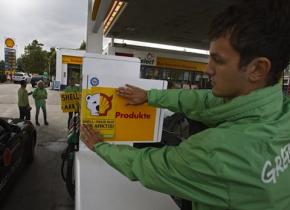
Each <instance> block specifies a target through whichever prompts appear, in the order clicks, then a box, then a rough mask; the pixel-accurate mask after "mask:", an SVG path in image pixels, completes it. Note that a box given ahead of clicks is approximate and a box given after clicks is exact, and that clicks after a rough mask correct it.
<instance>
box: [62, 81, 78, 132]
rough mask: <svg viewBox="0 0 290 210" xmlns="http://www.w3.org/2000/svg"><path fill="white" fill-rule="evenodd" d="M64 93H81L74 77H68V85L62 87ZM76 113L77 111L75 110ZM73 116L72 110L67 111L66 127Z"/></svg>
mask: <svg viewBox="0 0 290 210" xmlns="http://www.w3.org/2000/svg"><path fill="white" fill-rule="evenodd" d="M64 92H65V93H81V88H80V87H79V86H76V83H75V79H74V78H70V79H69V84H68V86H67V87H66V88H65V89H64ZM75 113H78V112H75ZM72 117H73V112H69V113H68V120H67V128H68V129H69V127H70V122H71V119H72Z"/></svg>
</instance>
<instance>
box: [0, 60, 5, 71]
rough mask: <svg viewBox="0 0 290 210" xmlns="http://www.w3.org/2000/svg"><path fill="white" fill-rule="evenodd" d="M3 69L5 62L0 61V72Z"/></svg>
mask: <svg viewBox="0 0 290 210" xmlns="http://www.w3.org/2000/svg"><path fill="white" fill-rule="evenodd" d="M4 69H5V62H4V61H3V60H1V61H0V70H4Z"/></svg>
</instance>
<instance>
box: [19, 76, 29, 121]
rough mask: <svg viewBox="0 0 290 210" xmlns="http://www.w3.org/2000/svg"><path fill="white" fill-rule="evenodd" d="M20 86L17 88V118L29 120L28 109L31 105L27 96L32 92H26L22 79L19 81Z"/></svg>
mask: <svg viewBox="0 0 290 210" xmlns="http://www.w3.org/2000/svg"><path fill="white" fill-rule="evenodd" d="M20 85H21V87H20V88H19V89H18V92H17V93H18V108H19V114H20V116H19V118H20V119H22V120H24V119H25V120H30V110H31V106H30V105H29V99H28V96H29V95H31V94H32V92H30V93H28V92H27V90H26V81H24V80H22V81H21V82H20Z"/></svg>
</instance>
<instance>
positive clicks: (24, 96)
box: [18, 87, 29, 106]
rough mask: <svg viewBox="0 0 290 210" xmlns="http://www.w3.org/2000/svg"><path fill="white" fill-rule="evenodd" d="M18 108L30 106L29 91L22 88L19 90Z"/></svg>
mask: <svg viewBox="0 0 290 210" xmlns="http://www.w3.org/2000/svg"><path fill="white" fill-rule="evenodd" d="M18 106H29V100H28V93H27V90H26V89H25V88H22V87H21V88H19V89H18Z"/></svg>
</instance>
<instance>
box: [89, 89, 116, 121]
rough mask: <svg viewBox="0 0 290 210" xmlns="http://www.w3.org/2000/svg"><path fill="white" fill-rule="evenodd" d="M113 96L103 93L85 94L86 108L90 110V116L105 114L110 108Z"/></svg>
mask: <svg viewBox="0 0 290 210" xmlns="http://www.w3.org/2000/svg"><path fill="white" fill-rule="evenodd" d="M112 99H113V96H110V97H109V96H107V95H105V94H104V93H96V94H94V95H87V96H86V108H87V109H89V110H90V112H91V115H92V116H107V115H108V111H110V110H111V109H112Z"/></svg>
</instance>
